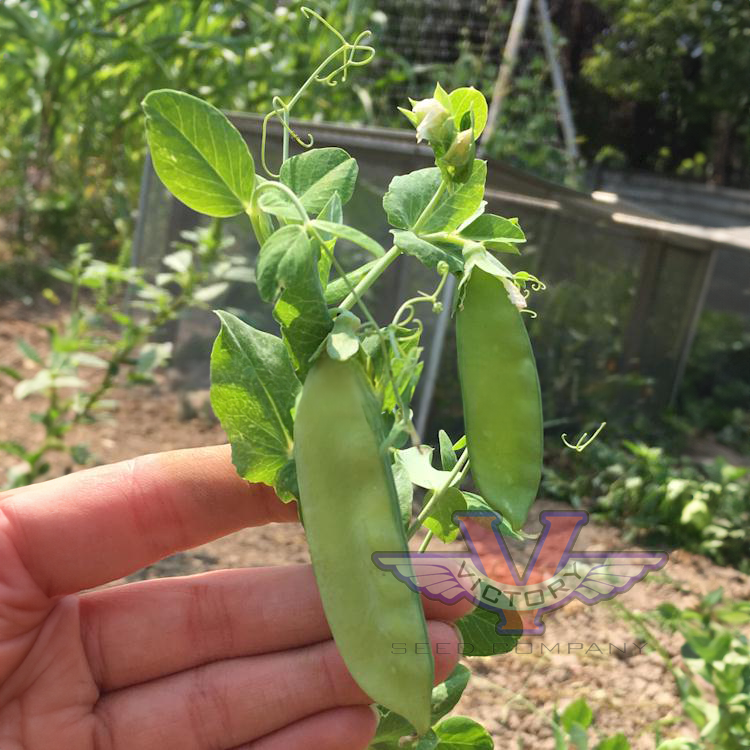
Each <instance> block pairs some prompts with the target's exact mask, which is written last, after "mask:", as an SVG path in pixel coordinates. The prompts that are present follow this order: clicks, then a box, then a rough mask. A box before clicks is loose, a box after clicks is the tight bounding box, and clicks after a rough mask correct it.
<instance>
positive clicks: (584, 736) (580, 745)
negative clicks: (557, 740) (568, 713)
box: [568, 724, 589, 750]
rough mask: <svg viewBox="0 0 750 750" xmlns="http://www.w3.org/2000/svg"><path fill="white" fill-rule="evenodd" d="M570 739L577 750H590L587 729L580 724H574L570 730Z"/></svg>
mask: <svg viewBox="0 0 750 750" xmlns="http://www.w3.org/2000/svg"><path fill="white" fill-rule="evenodd" d="M568 739H569V740H570V742H571V743H572V746H573V747H574V748H575V750H588V747H589V735H588V732H587V731H586V729H585V728H584V727H582V726H581V725H580V724H573V726H572V727H571V728H570V729H569V730H568Z"/></svg>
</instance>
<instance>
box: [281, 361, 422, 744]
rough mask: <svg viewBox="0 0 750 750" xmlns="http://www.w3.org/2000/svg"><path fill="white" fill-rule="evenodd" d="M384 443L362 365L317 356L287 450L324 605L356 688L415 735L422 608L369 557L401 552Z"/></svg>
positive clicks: (419, 722) (401, 534) (419, 720)
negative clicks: (405, 723)
mask: <svg viewBox="0 0 750 750" xmlns="http://www.w3.org/2000/svg"><path fill="white" fill-rule="evenodd" d="M383 438H384V435H383V429H382V422H381V413H380V404H379V403H378V401H377V399H376V397H375V394H374V393H373V390H372V388H371V386H370V383H369V381H368V380H367V378H366V376H365V373H364V370H363V369H362V366H361V365H360V364H359V362H358V361H357V360H356V359H350V360H347V361H346V362H337V361H334V360H332V359H330V358H329V357H328V356H327V355H325V354H323V355H321V356H320V357H319V359H318V360H317V361H316V362H315V363H314V365H313V367H312V368H311V370H310V372H309V373H308V375H307V378H306V380H305V384H304V387H303V389H302V396H301V397H300V401H299V403H298V406H297V413H296V416H295V422H294V453H295V459H296V463H297V477H298V481H299V489H300V505H301V510H302V519H303V523H304V526H305V532H306V535H307V541H308V545H309V548H310V556H311V558H312V563H313V570H314V571H315V577H316V580H317V584H318V588H319V590H320V596H321V599H322V601H323V608H324V610H325V614H326V618H327V619H328V623H329V625H330V626H331V632H332V633H333V637H334V640H335V641H336V644H337V646H338V649H339V651H340V653H341V656H342V657H343V659H344V662H345V663H346V666H347V668H348V669H349V671H350V672H351V674H352V676H353V677H354V679H355V680H356V681H357V684H358V685H359V686H360V687H361V688H362V689H363V690H364V691H365V692H366V693H367V694H368V695H369V696H370V697H371V698H372V699H373V700H374V701H376V702H378V703H380V704H382V705H384V706H386V707H387V708H389V709H391V710H393V711H395V712H396V713H398V714H401V715H402V716H404V717H405V718H406V719H408V720H409V721H410V722H411V723H412V724H413V725H414V727H415V728H416V729H417V730H418V731H419V732H420V733H423V732H426V731H427V730H428V729H429V727H430V696H431V691H432V680H433V671H434V665H433V658H432V654H431V652H430V649H429V648H427V647H425V646H424V645H422V646H421V647H418V646H417V645H416V644H427V643H428V642H429V639H428V636H427V627H426V623H425V618H424V612H423V610H422V605H421V602H420V599H419V595H418V594H416V593H415V592H413V591H411V590H410V589H409V587H408V586H406V585H404V584H403V583H401V582H400V581H398V580H397V579H396V578H395V577H394V576H393V575H392V574H391V573H390V572H387V571H382V570H380V569H379V568H378V567H376V565H375V563H374V562H373V560H372V555H373V553H375V552H383V551H394V552H395V551H406V550H407V542H406V537H405V534H404V530H403V526H402V521H401V514H400V511H399V505H398V497H397V494H396V487H395V485H394V482H393V475H392V473H391V468H390V462H389V460H388V455H387V453H386V450H385V449H384V448H383ZM404 647H405V648H406V653H403V648H404ZM394 650H395V651H397V653H395V654H394V653H393V652H394ZM418 651H419V652H421V653H417V652H418ZM424 651H427V653H424Z"/></svg>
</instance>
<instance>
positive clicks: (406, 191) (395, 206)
mask: <svg viewBox="0 0 750 750" xmlns="http://www.w3.org/2000/svg"><path fill="white" fill-rule="evenodd" d="M440 182H441V177H440V170H439V169H438V168H437V167H428V168H427V169H417V170H415V171H414V172H410V173H409V174H405V175H398V176H397V177H394V178H393V179H392V180H391V183H390V185H389V186H388V192H387V193H386V194H385V195H384V196H383V208H384V209H385V213H386V215H387V217H388V223H389V224H390V225H391V226H393V227H396V228H397V229H411V228H412V227H413V226H414V225H415V224H416V223H417V220H418V219H419V217H420V216H421V215H422V211H424V209H425V208H426V207H427V204H428V203H429V202H430V199H431V198H432V196H433V195H435V193H436V192H437V189H438V188H439V187H440Z"/></svg>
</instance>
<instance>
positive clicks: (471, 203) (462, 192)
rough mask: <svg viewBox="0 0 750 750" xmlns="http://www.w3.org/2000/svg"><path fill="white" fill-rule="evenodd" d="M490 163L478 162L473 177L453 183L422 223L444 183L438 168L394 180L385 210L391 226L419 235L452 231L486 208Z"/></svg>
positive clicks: (417, 171) (386, 198) (419, 171)
mask: <svg viewBox="0 0 750 750" xmlns="http://www.w3.org/2000/svg"><path fill="white" fill-rule="evenodd" d="M486 177H487V164H486V163H485V162H483V161H481V160H479V159H476V160H475V161H474V168H473V171H472V173H471V177H469V179H468V180H467V181H466V182H464V183H460V184H452V185H450V186H449V187H448V188H446V190H445V191H444V193H443V195H442V197H441V198H440V199H439V200H438V201H437V203H436V204H435V205H434V206H433V208H432V210H431V213H430V214H429V216H428V217H427V218H426V219H425V220H424V221H423V222H422V223H419V222H420V218H421V216H422V213H423V212H424V210H425V209H426V208H427V206H428V205H429V203H430V201H431V200H432V198H433V197H434V195H435V193H436V192H437V189H438V187H439V186H440V183H441V176H440V170H439V169H438V168H437V167H429V168H427V169H418V170H416V171H414V172H411V173H410V174H406V175H400V176H398V177H394V178H393V179H392V180H391V184H390V185H389V186H388V192H387V193H386V194H385V196H384V197H383V208H384V209H385V212H386V214H387V216H388V221H389V223H390V224H391V226H393V227H395V228H396V229H414V230H415V231H416V228H417V225H419V226H418V231H417V233H418V234H430V233H433V232H452V231H454V230H455V229H458V227H459V226H461V224H462V223H463V222H465V221H466V220H468V219H470V218H471V217H472V216H473V215H474V214H476V213H477V211H479V210H481V208H482V203H483V202H482V198H483V197H484V183H485V179H486Z"/></svg>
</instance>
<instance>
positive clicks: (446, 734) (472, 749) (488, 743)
mask: <svg viewBox="0 0 750 750" xmlns="http://www.w3.org/2000/svg"><path fill="white" fill-rule="evenodd" d="M434 731H435V734H436V735H437V737H438V744H437V747H436V750H493V748H494V747H495V743H494V742H493V741H492V737H491V736H490V733H489V732H488V731H487V730H486V729H485V728H484V727H483V726H482V725H481V724H477V722H476V721H474V720H473V719H469V718H468V717H466V716H452V717H451V718H450V719H446V720H445V721H442V722H440V724H438V725H437V726H436V727H435V730H434Z"/></svg>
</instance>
